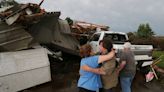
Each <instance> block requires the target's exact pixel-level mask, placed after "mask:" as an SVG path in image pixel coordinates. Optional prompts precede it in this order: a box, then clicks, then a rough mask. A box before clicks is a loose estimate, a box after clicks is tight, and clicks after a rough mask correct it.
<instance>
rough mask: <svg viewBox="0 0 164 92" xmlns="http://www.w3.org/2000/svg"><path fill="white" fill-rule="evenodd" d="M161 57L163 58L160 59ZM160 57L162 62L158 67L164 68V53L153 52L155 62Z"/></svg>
mask: <svg viewBox="0 0 164 92" xmlns="http://www.w3.org/2000/svg"><path fill="white" fill-rule="evenodd" d="M160 56H162V57H160ZM159 57H160V59H161V60H160V62H159V63H157V64H156V65H157V66H159V67H162V68H164V51H153V58H154V60H156V59H157V58H159Z"/></svg>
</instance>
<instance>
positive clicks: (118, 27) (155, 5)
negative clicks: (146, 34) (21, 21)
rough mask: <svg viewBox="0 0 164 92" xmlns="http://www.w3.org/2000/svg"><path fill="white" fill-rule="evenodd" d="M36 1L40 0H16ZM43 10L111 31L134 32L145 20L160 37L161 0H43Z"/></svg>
mask: <svg viewBox="0 0 164 92" xmlns="http://www.w3.org/2000/svg"><path fill="white" fill-rule="evenodd" d="M16 1H18V2H21V3H27V2H32V3H37V4H38V3H39V2H40V1H41V0H16ZM42 8H45V10H46V11H61V16H60V17H61V18H62V19H65V17H70V18H72V19H75V20H81V21H87V22H91V23H98V24H103V25H108V26H110V27H111V30H113V31H122V32H134V31H137V29H138V26H139V24H141V23H149V24H150V27H151V28H152V29H153V31H154V32H155V33H156V34H157V35H162V36H164V32H163V31H164V0H44V3H43V4H42Z"/></svg>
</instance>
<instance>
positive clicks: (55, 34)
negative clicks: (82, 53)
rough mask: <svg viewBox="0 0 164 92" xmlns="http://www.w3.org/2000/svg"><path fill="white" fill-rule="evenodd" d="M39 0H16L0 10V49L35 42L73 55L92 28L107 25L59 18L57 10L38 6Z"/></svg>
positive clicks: (104, 28)
mask: <svg viewBox="0 0 164 92" xmlns="http://www.w3.org/2000/svg"><path fill="white" fill-rule="evenodd" d="M42 3H43V0H42V2H41V3H40V4H32V3H28V4H16V5H14V6H11V7H10V8H8V9H6V10H4V11H3V12H1V13H0V19H1V21H0V25H1V26H0V37H1V40H0V51H13V50H21V49H27V48H31V47H32V46H33V45H34V44H36V43H39V44H41V45H44V46H46V47H48V48H51V50H62V51H64V52H67V53H71V54H74V55H77V54H78V49H79V46H80V45H82V44H85V43H86V42H87V39H88V36H90V35H91V34H93V33H94V32H95V31H96V29H98V28H99V29H102V30H108V28H109V27H108V26H103V25H97V24H92V23H87V22H82V21H73V20H72V19H70V18H66V19H65V20H62V19H60V18H59V16H60V12H46V11H45V10H44V9H41V8H40V5H41V4H42Z"/></svg>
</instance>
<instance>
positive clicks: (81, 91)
mask: <svg viewBox="0 0 164 92" xmlns="http://www.w3.org/2000/svg"><path fill="white" fill-rule="evenodd" d="M79 92H96V91H91V90H88V89H85V88H81V87H79Z"/></svg>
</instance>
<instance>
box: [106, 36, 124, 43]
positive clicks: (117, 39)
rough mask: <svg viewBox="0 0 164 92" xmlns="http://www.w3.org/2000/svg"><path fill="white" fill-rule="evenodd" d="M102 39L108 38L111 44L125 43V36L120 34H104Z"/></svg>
mask: <svg viewBox="0 0 164 92" xmlns="http://www.w3.org/2000/svg"><path fill="white" fill-rule="evenodd" d="M104 37H108V38H110V39H111V40H112V41H113V43H124V42H125V41H126V36H125V35H122V34H105V36H104Z"/></svg>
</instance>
